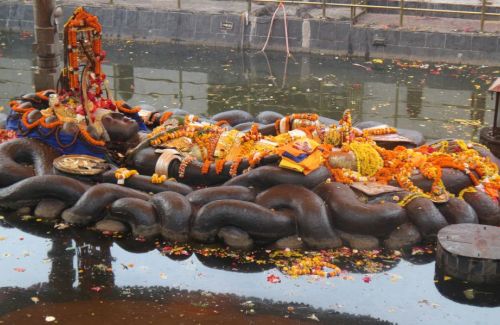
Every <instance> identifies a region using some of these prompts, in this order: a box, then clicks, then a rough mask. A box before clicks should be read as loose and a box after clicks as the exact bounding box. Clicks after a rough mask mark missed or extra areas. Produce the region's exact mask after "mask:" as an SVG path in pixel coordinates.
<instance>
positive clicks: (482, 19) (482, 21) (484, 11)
mask: <svg viewBox="0 0 500 325" xmlns="http://www.w3.org/2000/svg"><path fill="white" fill-rule="evenodd" d="M486 4H487V2H486V0H483V3H482V5H481V33H482V32H484V18H485V17H484V16H485V13H486Z"/></svg>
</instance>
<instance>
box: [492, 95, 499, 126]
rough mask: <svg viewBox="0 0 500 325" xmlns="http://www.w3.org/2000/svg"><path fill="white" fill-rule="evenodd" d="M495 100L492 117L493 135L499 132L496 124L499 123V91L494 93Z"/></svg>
mask: <svg viewBox="0 0 500 325" xmlns="http://www.w3.org/2000/svg"><path fill="white" fill-rule="evenodd" d="M496 97H497V98H496V100H495V116H494V119H493V135H498V134H500V132H499V130H498V126H499V125H500V121H498V120H499V119H500V116H499V115H500V114H498V110H499V109H500V93H496Z"/></svg>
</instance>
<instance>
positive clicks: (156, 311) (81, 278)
mask: <svg viewBox="0 0 500 325" xmlns="http://www.w3.org/2000/svg"><path fill="white" fill-rule="evenodd" d="M31 42H32V40H31V39H30V37H29V35H18V34H16V35H3V36H1V37H0V43H1V44H2V45H1V46H0V97H1V103H0V105H4V106H6V103H7V100H8V99H9V98H10V97H13V96H16V95H19V94H23V93H26V92H30V91H32V85H31V66H32V57H31V52H30V51H31ZM105 48H106V49H107V50H108V60H109V62H108V64H107V65H106V66H105V71H106V73H107V74H108V76H109V77H110V78H111V84H112V85H113V87H114V89H115V90H116V92H117V95H118V97H121V98H123V99H125V100H127V101H129V102H130V103H131V104H138V103H148V104H150V105H153V106H155V107H156V108H157V109H165V108H173V107H181V108H184V109H186V110H189V111H191V112H193V113H198V114H214V113H216V112H219V111H222V110H224V109H228V108H241V109H245V110H248V111H250V112H252V113H255V112H258V111H261V110H268V109H272V110H277V111H280V112H283V113H288V112H302V111H315V112H318V113H320V114H322V115H325V116H328V117H333V118H338V117H339V116H340V115H341V114H342V112H343V110H344V109H345V108H350V109H351V110H352V111H353V117H354V119H355V120H358V121H361V120H379V121H383V122H386V123H389V124H392V125H396V126H399V127H404V128H412V129H418V130H420V131H422V132H423V133H424V134H425V135H426V136H427V137H428V138H440V137H450V136H451V137H460V138H465V139H475V138H476V137H477V132H478V129H479V128H480V127H481V126H482V125H487V124H488V122H489V121H491V119H492V112H491V109H492V101H491V99H490V97H489V96H488V95H487V94H486V93H485V88H486V83H487V82H488V80H490V78H491V76H492V75H499V74H500V68H494V67H471V66H448V65H442V66H441V69H442V70H441V71H439V74H438V72H437V69H438V67H435V66H431V67H429V68H427V67H425V66H423V67H418V68H401V67H399V66H398V65H397V64H395V63H392V62H388V63H389V64H386V65H378V64H376V65H375V66H373V65H370V64H367V63H364V62H363V61H353V62H351V61H347V60H343V59H336V58H335V57H331V56H298V55H297V56H295V57H294V58H293V59H289V60H288V63H287V62H286V61H285V57H284V56H283V55H282V54H281V53H268V56H267V59H266V57H265V56H264V55H262V54H259V53H253V52H252V53H240V52H234V51H230V50H213V49H205V48H187V47H182V46H179V45H177V46H172V45H168V46H167V45H159V44H136V43H112V44H107V45H106V46H105ZM111 62H113V64H111ZM353 63H356V64H360V65H362V66H358V65H353ZM4 216H6V217H5V218H2V219H0V324H41V323H46V320H51V318H46V317H48V316H52V317H55V319H56V321H57V322H58V323H59V324H89V323H91V322H100V323H103V324H181V323H184V324H198V323H200V324H218V323H235V324H247V323H254V324H271V323H277V324H281V323H283V324H285V323H286V324H289V323H317V321H316V320H315V319H314V318H317V319H319V321H320V322H321V323H327V324H352V323H354V324H358V323H359V324H372V323H377V322H385V321H387V322H393V323H399V324H417V323H422V324H443V323H449V324H498V322H499V319H500V307H499V306H500V294H499V291H495V290H493V289H492V288H473V287H472V286H470V285H468V284H463V283H458V282H456V281H454V280H453V279H448V278H435V266H434V262H433V257H432V255H425V254H424V255H422V256H421V255H412V254H411V252H407V253H406V255H404V258H403V259H401V260H399V261H396V262H394V261H392V262H391V261H389V262H388V264H387V265H388V268H386V269H384V270H382V271H377V272H373V273H370V272H368V271H366V272H362V273H359V272H346V273H344V274H342V275H341V276H340V277H334V278H316V277H312V276H305V277H300V278H298V279H294V278H290V277H288V276H286V275H284V274H282V273H280V271H279V270H278V269H276V268H274V267H272V266H266V265H259V264H255V263H246V264H240V263H237V262H236V261H237V260H240V259H241V256H240V258H229V259H228V258H226V259H221V258H217V257H205V256H203V255H200V254H191V250H190V249H186V250H187V252H186V254H185V255H183V254H181V255H179V256H175V258H172V257H168V256H165V255H164V254H162V250H161V247H163V245H164V244H163V243H158V244H159V245H160V248H157V247H155V245H154V244H152V245H147V244H146V243H142V242H137V241H131V240H120V239H112V238H102V237H99V236H97V235H96V234H94V233H92V232H84V231H77V230H72V229H66V230H55V229H53V227H52V226H51V225H45V226H44V225H42V224H41V223H39V222H36V221H33V220H31V221H19V219H20V218H11V217H8V216H7V215H5V214H4ZM243 258H244V256H243ZM269 275H276V276H279V278H280V280H281V282H280V283H270V282H269V281H267V279H268V276H269ZM366 276H368V277H369V281H367V280H366Z"/></svg>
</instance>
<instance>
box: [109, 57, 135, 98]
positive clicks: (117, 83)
mask: <svg viewBox="0 0 500 325" xmlns="http://www.w3.org/2000/svg"><path fill="white" fill-rule="evenodd" d="M113 80H114V83H113V88H114V90H115V92H116V95H117V96H118V97H119V98H121V99H123V100H124V101H129V100H130V99H132V95H133V92H134V67H133V66H132V65H129V64H113Z"/></svg>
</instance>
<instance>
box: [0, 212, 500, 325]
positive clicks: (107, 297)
mask: <svg viewBox="0 0 500 325" xmlns="http://www.w3.org/2000/svg"><path fill="white" fill-rule="evenodd" d="M12 227H15V228H12ZM16 228H17V229H19V230H21V231H22V232H20V231H18V230H16ZM6 231H8V232H6ZM0 234H8V235H9V237H8V238H7V240H8V239H10V240H11V241H16V240H17V238H16V236H21V237H19V238H23V241H26V240H29V242H30V243H32V244H33V243H34V242H35V241H38V243H39V244H38V245H40V244H41V243H42V242H45V243H46V244H47V252H48V253H47V256H48V259H46V260H45V259H44V261H46V263H49V268H48V271H47V272H48V280H47V282H39V283H32V282H31V281H30V278H29V277H28V278H26V277H24V278H23V277H22V275H20V278H19V279H18V280H16V281H14V282H12V281H8V282H5V281H4V282H3V284H0V302H1V303H0V321H4V322H5V323H7V324H17V323H24V322H26V321H27V317H28V316H26V315H30V316H29V317H34V318H33V319H36V320H37V321H39V320H40V319H42V317H45V316H46V315H54V316H55V317H57V319H58V320H59V321H71V323H72V324H87V323H88V322H89V320H90V319H91V318H92V317H95V318H94V319H101V320H108V318H109V321H110V322H109V324H115V322H116V324H118V322H117V321H118V320H120V321H121V322H123V321H126V322H127V323H137V324H138V323H141V324H142V323H144V322H145V321H146V320H147V321H148V322H150V323H151V324H164V323H165V322H168V321H169V320H170V321H171V322H174V323H178V322H179V321H184V322H187V323H197V322H202V323H206V322H209V323H210V322H215V323H220V322H225V321H233V322H236V323H247V322H249V321H250V322H252V321H254V322H256V323H259V322H264V323H270V322H274V323H278V324H281V323H283V324H290V323H295V322H298V321H305V320H310V318H311V317H312V315H314V316H315V317H317V318H318V319H320V320H321V321H323V322H325V323H332V322H335V323H339V322H340V323H341V324H342V323H346V324H358V323H359V324H365V323H369V324H376V323H383V321H381V320H379V319H378V318H381V319H387V320H391V321H396V322H401V321H402V320H404V319H406V317H411V318H412V319H419V320H420V321H426V322H428V323H434V321H437V320H438V319H440V320H441V319H442V318H443V317H448V318H451V320H453V319H454V317H455V316H453V314H454V313H458V314H457V316H456V317H460V318H462V317H469V319H476V318H475V317H476V316H473V315H467V310H465V309H463V308H462V307H460V306H462V305H454V303H453V301H456V302H458V303H460V304H467V305H471V306H490V307H496V306H499V305H500V301H499V299H498V297H499V295H498V292H497V293H495V291H493V292H492V290H491V288H486V289H485V288H474V289H472V288H471V287H470V286H468V285H467V284H460V283H457V282H454V281H453V280H450V279H447V278H445V277H443V276H439V275H436V277H435V280H434V281H433V279H434V264H433V261H434V254H433V249H431V248H430V247H422V248H414V249H409V250H403V251H402V252H401V254H402V255H401V256H402V258H403V259H402V260H385V261H384V260H383V259H381V260H379V261H380V262H382V263H383V264H382V268H379V267H377V268H372V266H371V265H370V263H375V261H376V260H372V261H371V262H369V261H367V260H360V259H356V258H355V257H354V258H341V257H339V259H337V260H335V263H336V264H338V265H340V266H341V267H342V269H344V270H351V271H347V272H345V273H343V274H341V275H340V276H339V277H334V278H331V279H325V278H317V277H304V278H298V279H293V278H289V277H287V276H285V275H283V274H282V273H280V272H279V270H277V269H276V267H275V266H274V265H273V264H270V263H265V262H262V261H263V257H262V256H264V255H266V254H265V252H250V253H248V254H241V253H238V252H230V251H220V252H224V253H223V254H219V255H210V254H205V251H206V250H208V249H213V248H214V246H207V247H205V248H204V247H200V248H195V247H175V248H173V247H171V246H165V244H164V243H154V242H149V243H145V242H142V241H137V240H133V239H128V238H112V237H102V236H101V235H99V234H98V233H95V232H92V231H89V230H84V229H75V228H68V229H65V230H62V231H59V230H54V228H53V226H52V225H50V224H44V223H39V222H35V221H33V220H31V221H20V220H19V217H13V216H11V215H6V217H5V219H4V220H3V221H2V225H1V226H0ZM31 235H33V236H36V237H32V238H28V237H29V236H31ZM26 244H28V243H26ZM16 245H19V244H16ZM40 246H43V245H40ZM1 247H2V246H0V248H1ZM3 247H5V246H3ZM117 248H119V249H117ZM11 249H12V248H11ZM166 252H169V254H166ZM193 252H195V253H194V254H193ZM10 253H11V254H13V255H14V256H17V253H16V252H14V251H12V250H11V251H10ZM0 254H2V255H3V256H5V255H6V251H5V250H4V249H0ZM24 254H26V253H24ZM41 257H42V258H43V256H41ZM2 263H4V262H2ZM363 264H364V266H363V267H361V265H363ZM166 266H168V268H167V269H165V267H166ZM27 267H28V268H37V265H36V264H34V263H31V264H29V265H27ZM370 268H372V270H371V271H369V270H370ZM358 269H361V270H364V271H361V272H362V273H358V272H360V271H359V270H358ZM9 271H10V272H12V271H11V270H6V269H3V271H2V273H3V274H4V275H5V274H8V272H9ZM365 272H369V273H368V275H367V274H366V273H365ZM270 274H272V275H277V276H279V278H280V280H281V282H280V283H278V284H270V283H269V282H267V281H266V277H267V276H268V275H270ZM76 275H77V276H76ZM427 275H428V276H427ZM170 278H172V279H170ZM434 285H435V287H436V288H437V290H438V292H440V294H442V295H443V296H440V294H438V295H436V294H435V293H434V292H433V291H432V288H433V287H434ZM410 288H411V290H409V289H410ZM471 290H473V291H471ZM464 292H465V293H464ZM471 295H472V296H471ZM443 297H446V298H443ZM33 299H36V302H37V303H38V304H35V303H34V300H33ZM448 299H451V300H448ZM270 300H272V301H273V302H270ZM414 304H418V306H419V308H416V309H414V307H413V305H414ZM346 306H350V307H348V308H345V307H346ZM437 306H442V307H439V308H438V307H437ZM353 307H354V308H353ZM381 307H382V309H380V308H381ZM318 308H321V310H320V309H318ZM422 308H427V309H425V310H426V313H425V316H423V317H422V315H419V312H420V311H421V310H422ZM388 311H389V312H388ZM477 311H478V312H479V310H477ZM450 312H451V315H452V316H450ZM481 313H482V314H483V316H484V317H489V316H488V315H489V314H490V313H494V310H490V311H487V310H486V311H485V310H481ZM361 315H370V316H373V317H374V318H372V317H369V316H361ZM444 315H447V316H444ZM35 317H39V318H35ZM245 317H251V318H250V319H247V318H245ZM433 320H434V321H433ZM146 323H147V322H146ZM486 323H488V322H486Z"/></svg>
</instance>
